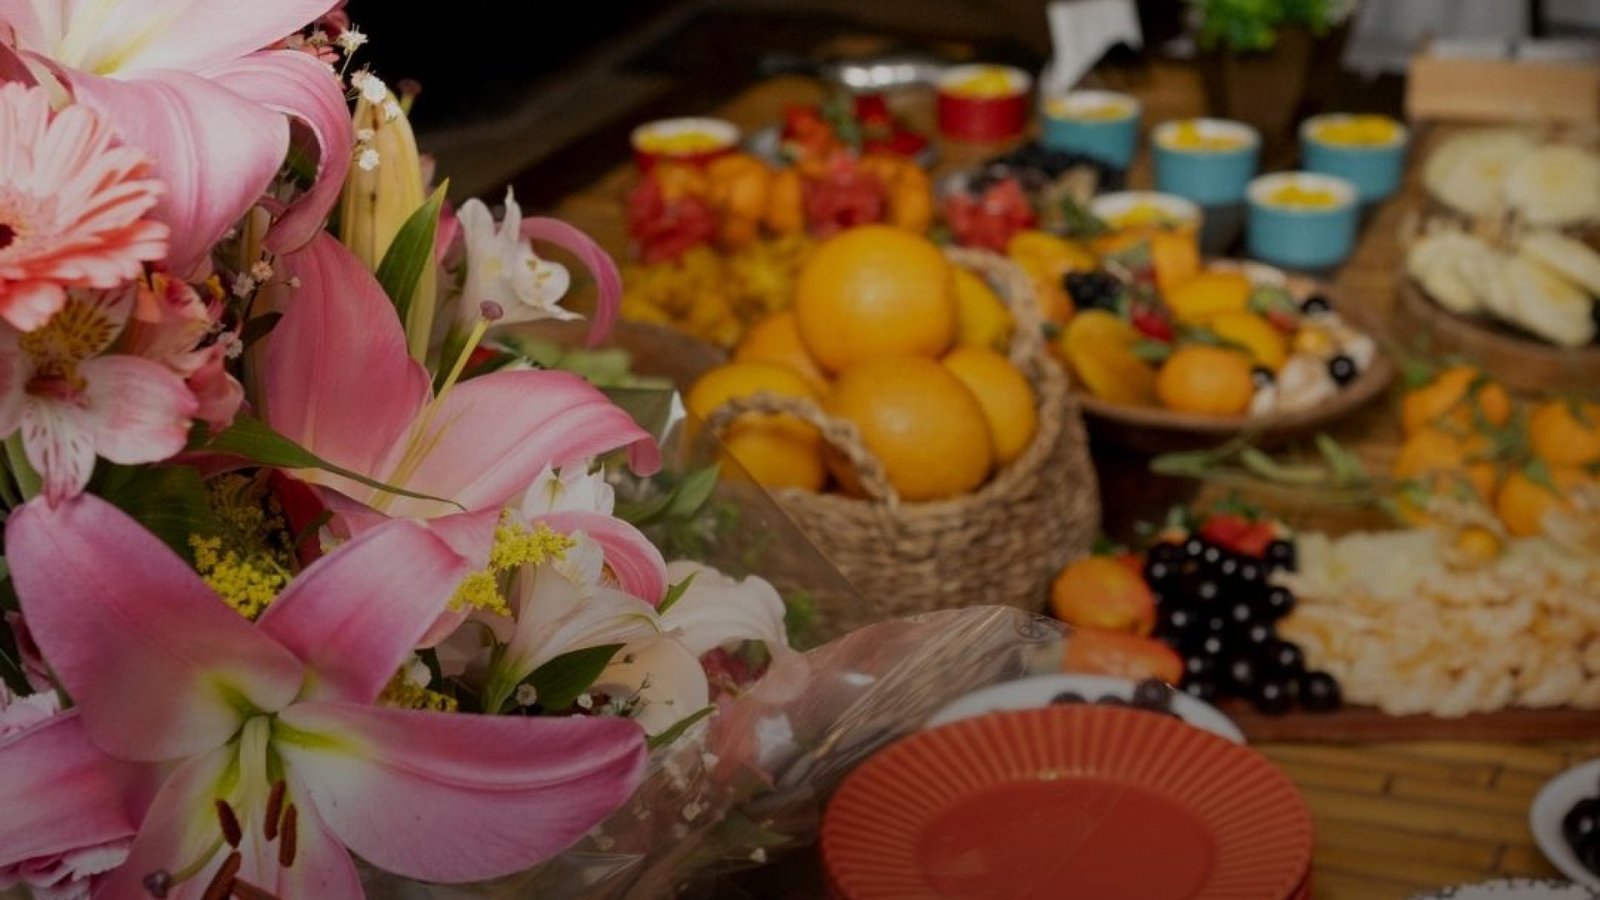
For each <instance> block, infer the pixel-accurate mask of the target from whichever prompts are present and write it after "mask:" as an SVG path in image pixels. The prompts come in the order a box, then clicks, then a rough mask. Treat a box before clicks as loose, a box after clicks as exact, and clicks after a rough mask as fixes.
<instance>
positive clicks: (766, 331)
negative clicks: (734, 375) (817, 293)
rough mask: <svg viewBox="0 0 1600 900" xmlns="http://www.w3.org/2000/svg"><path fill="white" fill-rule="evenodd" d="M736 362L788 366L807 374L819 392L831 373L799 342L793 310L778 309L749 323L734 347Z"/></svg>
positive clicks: (798, 331)
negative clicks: (823, 372) (819, 364)
mask: <svg viewBox="0 0 1600 900" xmlns="http://www.w3.org/2000/svg"><path fill="white" fill-rule="evenodd" d="M733 361H734V362H765V363H777V364H778V365H780V366H788V367H789V368H791V369H793V370H794V371H795V372H796V373H798V374H799V375H800V376H801V377H802V378H804V379H805V380H806V381H807V382H808V383H810V385H811V386H812V387H813V388H815V389H816V390H817V392H818V393H819V394H821V393H823V392H825V391H827V389H828V376H826V375H824V374H822V369H820V368H818V367H817V363H816V360H814V359H812V358H811V354H809V353H807V352H806V346H805V344H803V343H801V342H800V327H799V325H797V324H796V323H795V318H794V312H793V311H792V310H785V311H783V312H776V313H773V314H772V315H770V316H767V317H766V318H765V319H762V320H761V321H759V322H757V323H756V324H754V325H752V326H750V330H749V331H747V332H745V335H744V339H743V340H741V341H740V342H739V346H738V347H736V348H734V351H733Z"/></svg>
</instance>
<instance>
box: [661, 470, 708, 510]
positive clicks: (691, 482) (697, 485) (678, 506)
mask: <svg viewBox="0 0 1600 900" xmlns="http://www.w3.org/2000/svg"><path fill="white" fill-rule="evenodd" d="M716 488H717V466H716V465H715V464H713V465H709V466H706V467H705V468H703V469H696V470H695V471H693V472H690V473H689V474H688V475H687V476H686V477H685V478H684V479H683V481H681V482H679V483H678V487H677V489H676V490H674V491H673V492H672V505H671V507H669V508H668V510H667V515H668V516H669V517H672V518H684V519H687V518H689V517H690V516H692V515H694V514H695V513H697V512H699V511H700V508H701V507H702V506H705V505H706V501H707V500H710V499H711V492H712V491H714V490H716Z"/></svg>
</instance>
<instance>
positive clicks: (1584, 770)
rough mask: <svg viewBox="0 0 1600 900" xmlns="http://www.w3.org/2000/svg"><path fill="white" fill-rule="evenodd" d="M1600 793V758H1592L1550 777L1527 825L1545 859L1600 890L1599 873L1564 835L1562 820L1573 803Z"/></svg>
mask: <svg viewBox="0 0 1600 900" xmlns="http://www.w3.org/2000/svg"><path fill="white" fill-rule="evenodd" d="M1594 796H1600V759H1591V760H1589V761H1588V762H1586V763H1583V764H1581V765H1577V766H1573V767H1572V768H1570V769H1568V770H1566V771H1565V772H1562V773H1561V774H1560V775H1557V776H1556V777H1554V778H1552V779H1550V780H1549V781H1548V782H1546V783H1545V786H1544V787H1542V788H1540V789H1539V794H1538V796H1536V797H1534V798H1533V806H1532V808H1530V809H1529V810H1528V827H1529V828H1530V829H1532V830H1533V839H1534V840H1535V841H1537V842H1538V844H1539V849H1540V850H1543V851H1544V858H1545V859H1548V860H1550V864H1551V865H1553V866H1555V867H1556V868H1558V869H1560V870H1561V874H1563V875H1565V876H1567V877H1568V878H1571V879H1572V880H1573V881H1576V882H1578V883H1579V884H1582V885H1587V886H1588V887H1589V889H1590V890H1592V891H1600V875H1596V874H1595V873H1593V872H1591V871H1589V870H1588V869H1585V868H1584V867H1583V864H1582V863H1580V862H1578V856H1577V854H1575V853H1573V852H1572V848H1571V847H1569V846H1567V839H1566V838H1565V837H1562V835H1561V819H1562V817H1564V816H1565V815H1566V814H1567V810H1569V809H1571V808H1572V805H1573V804H1574V803H1577V802H1578V801H1579V800H1582V799H1584V798H1585V797H1594Z"/></svg>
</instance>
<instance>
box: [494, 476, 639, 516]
mask: <svg viewBox="0 0 1600 900" xmlns="http://www.w3.org/2000/svg"><path fill="white" fill-rule="evenodd" d="M616 501H617V495H616V490H615V489H614V488H612V487H611V484H610V483H609V482H607V481H606V478H605V475H604V473H601V472H590V471H589V466H588V464H587V463H578V464H574V465H566V466H562V467H561V471H560V473H559V474H558V473H557V472H556V470H555V468H554V467H553V466H545V467H544V471H543V472H540V473H539V477H538V478H536V479H534V482H533V484H531V485H529V486H528V490H527V493H525V494H523V495H522V502H521V504H519V505H518V506H519V508H520V509H521V511H522V515H523V516H524V517H525V518H527V519H530V520H532V519H538V518H541V517H544V516H548V515H552V514H554V513H563V512H592V513H599V514H600V515H603V516H609V515H611V511H612V509H613V508H614V507H615V506H616Z"/></svg>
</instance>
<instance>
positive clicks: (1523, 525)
mask: <svg viewBox="0 0 1600 900" xmlns="http://www.w3.org/2000/svg"><path fill="white" fill-rule="evenodd" d="M1593 480H1594V479H1593V478H1592V477H1591V476H1590V475H1589V473H1587V472H1585V471H1584V470H1582V469H1575V468H1552V469H1550V470H1549V481H1550V482H1551V484H1553V485H1555V488H1556V490H1554V491H1552V490H1551V489H1550V488H1549V487H1547V486H1545V485H1543V484H1540V483H1539V482H1538V481H1536V480H1534V479H1533V478H1531V477H1529V475H1528V473H1526V472H1512V473H1511V474H1510V475H1507V476H1506V480H1505V483H1503V484H1501V485H1500V490H1499V492H1498V493H1496V494H1495V498H1494V513H1495V515H1496V516H1498V517H1499V518H1500V522H1501V524H1503V525H1505V526H1506V530H1507V531H1509V532H1511V533H1512V534H1514V535H1516V536H1517V537H1528V536H1530V535H1535V534H1540V533H1542V532H1543V531H1544V517H1545V514H1547V513H1549V512H1550V511H1552V510H1558V509H1566V508H1567V507H1568V505H1569V504H1570V501H1569V500H1567V499H1566V498H1565V497H1563V496H1562V494H1565V493H1567V492H1569V491H1571V490H1572V489H1573V488H1575V487H1577V486H1578V485H1580V484H1586V483H1589V482H1591V481H1593Z"/></svg>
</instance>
